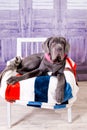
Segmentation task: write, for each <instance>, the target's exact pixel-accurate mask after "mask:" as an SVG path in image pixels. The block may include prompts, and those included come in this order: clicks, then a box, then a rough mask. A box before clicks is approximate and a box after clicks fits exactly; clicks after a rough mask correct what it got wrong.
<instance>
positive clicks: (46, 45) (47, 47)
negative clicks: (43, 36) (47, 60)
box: [42, 37, 53, 54]
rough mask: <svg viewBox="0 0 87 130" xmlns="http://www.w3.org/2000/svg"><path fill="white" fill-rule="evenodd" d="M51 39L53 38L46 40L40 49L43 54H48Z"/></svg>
mask: <svg viewBox="0 0 87 130" xmlns="http://www.w3.org/2000/svg"><path fill="white" fill-rule="evenodd" d="M52 38H53V37H50V38H47V40H46V41H45V42H44V43H43V44H42V48H43V50H44V51H45V53H48V54H49V43H50V40H51V39H52Z"/></svg>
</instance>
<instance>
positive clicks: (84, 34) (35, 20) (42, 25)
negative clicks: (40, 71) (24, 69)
mask: <svg viewBox="0 0 87 130" xmlns="http://www.w3.org/2000/svg"><path fill="white" fill-rule="evenodd" d="M4 2H7V3H6V4H7V5H8V8H7V9H6V8H5V6H4V4H2V3H3V0H1V1H0V6H1V5H3V7H2V8H0V70H2V69H3V68H4V66H5V64H6V62H7V61H8V60H9V59H11V58H13V57H15V56H16V40H17V37H49V36H60V35H61V36H64V37H66V38H67V39H68V40H69V43H70V46H71V49H70V53H69V56H70V57H71V58H72V59H73V60H74V61H75V62H76V63H77V70H78V75H79V76H78V77H79V80H87V67H86V66H87V10H68V9H67V0H51V1H50V2H49V0H47V3H46V1H45V2H44V0H42V1H39V2H40V3H39V5H40V4H42V8H43V9H41V6H39V7H38V8H37V6H35V3H32V2H34V0H15V4H13V5H14V6H13V7H11V5H9V1H6V0H4ZM37 2H38V0H37V1H36V5H37ZM49 3H50V4H49ZM44 5H46V6H44ZM79 14H80V15H79ZM40 46H41V44H40ZM33 48H34V52H35V50H36V46H35V45H34V47H33ZM40 48H41V47H40ZM28 49H29V50H30V51H29V52H31V47H30V46H29V47H28ZM40 51H41V49H40ZM24 53H25V50H24V48H23V55H25V54H24ZM29 54H30V53H29Z"/></svg>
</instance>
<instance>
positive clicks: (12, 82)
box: [7, 77, 17, 85]
mask: <svg viewBox="0 0 87 130" xmlns="http://www.w3.org/2000/svg"><path fill="white" fill-rule="evenodd" d="M16 82H17V77H11V78H9V79H8V80H7V84H11V85H12V84H15V83H16Z"/></svg>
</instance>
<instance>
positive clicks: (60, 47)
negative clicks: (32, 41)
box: [42, 37, 70, 62]
mask: <svg viewBox="0 0 87 130" xmlns="http://www.w3.org/2000/svg"><path fill="white" fill-rule="evenodd" d="M42 47H43V49H44V51H45V53H48V54H49V55H50V58H51V60H52V61H53V62H56V61H59V62H60V61H62V60H63V59H64V57H65V55H67V54H68V52H69V48H70V46H69V43H68V42H67V41H66V39H65V38H64V37H50V38H48V39H47V40H46V41H45V42H44V43H43V45H42Z"/></svg>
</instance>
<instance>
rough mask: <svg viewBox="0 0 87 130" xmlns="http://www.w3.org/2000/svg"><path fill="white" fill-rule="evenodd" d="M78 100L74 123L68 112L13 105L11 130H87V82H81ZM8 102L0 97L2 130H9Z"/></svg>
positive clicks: (0, 124) (73, 112) (0, 123)
mask: <svg viewBox="0 0 87 130" xmlns="http://www.w3.org/2000/svg"><path fill="white" fill-rule="evenodd" d="M79 87H80V90H79V94H78V99H77V101H76V102H75V104H74V105H73V107H72V118H73V122H72V123H68V122H67V111H66V109H64V110H57V111H54V110H46V109H39V108H32V107H25V106H20V105H12V127H11V128H10V129H11V130H87V82H79ZM8 129H9V128H8V127H7V118H6V102H5V101H4V100H3V99H2V98H1V97H0V130H8Z"/></svg>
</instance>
